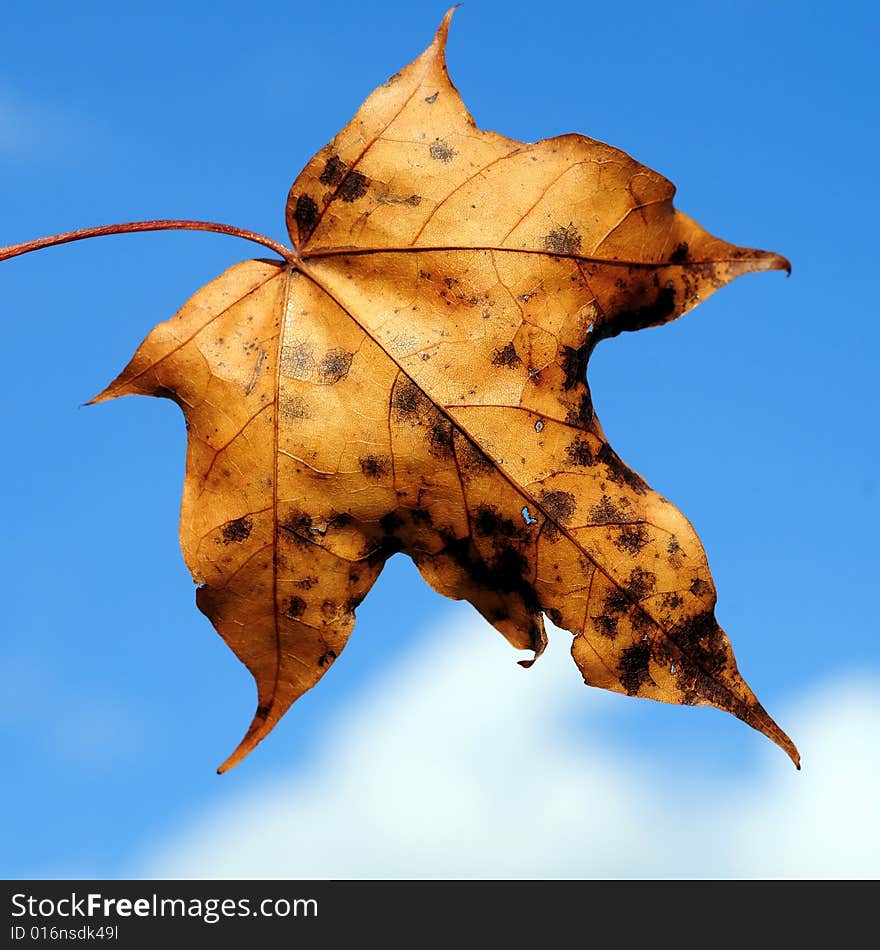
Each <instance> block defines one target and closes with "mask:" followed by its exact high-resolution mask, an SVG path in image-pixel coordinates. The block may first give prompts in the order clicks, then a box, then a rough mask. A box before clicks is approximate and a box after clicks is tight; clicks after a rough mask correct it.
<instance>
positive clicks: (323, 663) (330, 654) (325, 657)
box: [318, 650, 336, 669]
mask: <svg viewBox="0 0 880 950" xmlns="http://www.w3.org/2000/svg"><path fill="white" fill-rule="evenodd" d="M335 659H336V651H335V650H328V651H327V652H326V653H322V654H321V655H320V656H319V657H318V666H320V667H321V669H325V668H326V667H328V666H330V665H331V663H332V662H333V661H334V660H335Z"/></svg>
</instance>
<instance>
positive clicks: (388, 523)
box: [379, 511, 403, 534]
mask: <svg viewBox="0 0 880 950" xmlns="http://www.w3.org/2000/svg"><path fill="white" fill-rule="evenodd" d="M379 527H380V528H381V529H382V530H383V531H384V532H385V534H394V533H395V532H396V531H397V530H398V529H399V528H402V527H403V518H401V517H400V515H398V513H397V512H396V511H389V512H388V514H387V515H382V517H381V518H380V519H379Z"/></svg>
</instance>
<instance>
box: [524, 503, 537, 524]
mask: <svg viewBox="0 0 880 950" xmlns="http://www.w3.org/2000/svg"><path fill="white" fill-rule="evenodd" d="M522 516H523V521H525V523H526V524H537V523H538V519H537V518H533V517H532V516H531V515H530V514H529V509H528V506H527V505H523V509H522Z"/></svg>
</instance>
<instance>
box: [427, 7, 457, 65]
mask: <svg viewBox="0 0 880 950" xmlns="http://www.w3.org/2000/svg"><path fill="white" fill-rule="evenodd" d="M460 6H461V4H460V3H456V4H455V5H454V6H451V7H450V8H449V9H448V10H447V11H446V15H445V16H444V17H443V20H442V21H441V22H440V26H439V27H438V28H437V32H436V33H435V34H434V41H433V43H432V45H433V46H436V47H437V48H438V49H439V51H440V53H441V55H442V56H444V57H445V55H446V41H447V40H448V39H449V24H450V23H451V22H452V14H453V13H455V11H456V10H457V9H458V8H459V7H460Z"/></svg>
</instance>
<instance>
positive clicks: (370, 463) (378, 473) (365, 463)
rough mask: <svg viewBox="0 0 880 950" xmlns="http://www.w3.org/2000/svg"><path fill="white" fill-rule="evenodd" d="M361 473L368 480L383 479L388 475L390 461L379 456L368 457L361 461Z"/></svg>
mask: <svg viewBox="0 0 880 950" xmlns="http://www.w3.org/2000/svg"><path fill="white" fill-rule="evenodd" d="M360 464H361V471H362V472H363V473H364V475H366V476H367V478H382V477H384V476H385V475H387V474H388V459H387V458H385V457H384V456H379V455H367V456H365V457H364V458H362V459H361V460H360Z"/></svg>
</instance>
